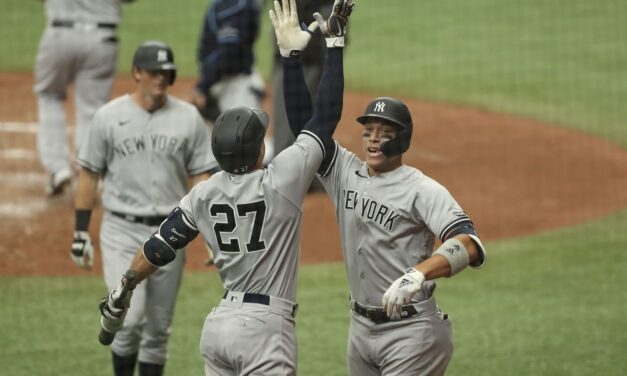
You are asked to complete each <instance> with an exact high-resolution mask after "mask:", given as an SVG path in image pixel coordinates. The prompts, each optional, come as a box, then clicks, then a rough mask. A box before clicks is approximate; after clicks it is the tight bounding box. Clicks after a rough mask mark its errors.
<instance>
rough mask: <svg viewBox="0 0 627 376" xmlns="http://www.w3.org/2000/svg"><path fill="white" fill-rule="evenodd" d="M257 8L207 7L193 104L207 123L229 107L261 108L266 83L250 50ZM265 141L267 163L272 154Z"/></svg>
mask: <svg viewBox="0 0 627 376" xmlns="http://www.w3.org/2000/svg"><path fill="white" fill-rule="evenodd" d="M259 8H260V1H259V0H213V2H212V3H211V5H210V6H209V7H208V8H207V11H206V13H205V16H204V18H203V23H202V30H201V36H200V39H199V42H198V65H199V79H198V82H197V83H196V86H195V88H194V90H193V92H192V103H194V105H196V106H197V107H198V109H199V110H200V112H201V114H203V116H204V117H205V118H206V119H207V120H208V121H209V122H210V123H213V122H214V121H215V120H216V117H217V116H218V115H219V114H220V112H222V111H225V110H227V109H229V108H233V107H236V106H247V107H251V108H261V107H262V100H263V98H264V96H265V84H264V82H263V78H262V77H261V74H260V73H259V72H258V70H257V68H256V67H255V56H254V50H253V46H254V43H255V41H256V40H257V36H258V34H259ZM267 138H268V140H267V141H266V161H265V162H266V163H267V162H268V161H269V160H270V159H271V158H272V154H273V153H272V152H271V149H272V143H271V142H270V138H269V136H268V137H267Z"/></svg>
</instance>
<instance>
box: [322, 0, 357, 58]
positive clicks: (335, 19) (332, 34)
mask: <svg viewBox="0 0 627 376" xmlns="http://www.w3.org/2000/svg"><path fill="white" fill-rule="evenodd" d="M354 7H355V1H354V0H335V3H333V12H331V15H330V16H329V18H328V19H326V20H325V19H324V17H322V15H321V14H320V13H318V12H316V13H314V14H313V17H314V19H315V20H316V21H317V22H318V25H319V26H320V31H321V32H322V34H323V35H324V37H325V39H326V42H327V47H344V36H345V35H346V31H347V29H348V17H349V16H350V15H351V13H352V12H353V8H354Z"/></svg>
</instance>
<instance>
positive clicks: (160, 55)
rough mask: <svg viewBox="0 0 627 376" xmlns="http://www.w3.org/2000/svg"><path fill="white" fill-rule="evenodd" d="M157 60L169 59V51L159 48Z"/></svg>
mask: <svg viewBox="0 0 627 376" xmlns="http://www.w3.org/2000/svg"><path fill="white" fill-rule="evenodd" d="M157 61H168V51H166V50H157Z"/></svg>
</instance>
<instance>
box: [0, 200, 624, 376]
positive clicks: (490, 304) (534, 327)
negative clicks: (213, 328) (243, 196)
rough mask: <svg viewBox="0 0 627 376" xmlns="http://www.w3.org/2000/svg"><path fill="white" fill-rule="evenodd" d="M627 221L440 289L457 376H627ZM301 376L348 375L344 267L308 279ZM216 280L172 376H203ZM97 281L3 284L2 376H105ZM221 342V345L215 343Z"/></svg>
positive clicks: (516, 247)
mask: <svg viewBox="0 0 627 376" xmlns="http://www.w3.org/2000/svg"><path fill="white" fill-rule="evenodd" d="M625 228H627V210H623V211H621V212H619V213H617V214H615V215H612V216H610V217H608V218H605V219H603V220H600V221H595V222H591V223H587V224H584V225H580V226H577V227H574V228H571V229H564V230H560V231H556V232H553V233H546V234H540V235H536V236H532V237H527V238H520V239H512V240H508V241H500V242H493V243H489V244H488V245H487V246H488V251H489V259H488V263H487V264H486V265H485V267H484V268H483V269H481V270H479V271H475V270H466V271H464V272H463V273H462V274H461V275H459V276H457V277H455V278H452V279H446V280H442V281H440V284H439V287H438V289H437V293H436V296H437V299H438V302H439V304H440V306H441V307H442V308H443V309H444V310H445V311H446V312H447V313H449V315H450V316H451V318H452V321H453V331H454V337H455V355H454V357H453V360H452V362H451V364H450V367H449V371H448V372H447V374H448V375H464V376H473V375H501V376H507V375H512V376H514V375H564V376H575V375H578V376H583V375H590V376H593V375H607V376H611V375H616V376H619V375H624V374H625V372H627V363H626V362H625V357H624V349H625V348H627V335H626V334H625V329H626V326H625V324H624V317H623V316H624V309H625V302H626V301H627V291H626V290H625V289H624V286H625V285H627V274H626V273H625V272H624V270H623V269H624V267H625V265H627V253H625V249H624V247H625V244H627V232H626V231H625V230H624V229H625ZM298 284H299V292H298V301H299V303H300V307H299V312H298V316H297V334H298V341H299V375H303V376H305V375H311V376H314V375H345V374H346V372H345V360H344V356H345V349H346V335H347V332H348V306H347V282H346V277H345V272H344V266H343V265H342V264H341V263H333V264H320V265H306V266H303V267H302V268H301V271H300V276H299V281H298ZM221 291H222V289H221V287H220V282H219V278H218V275H217V273H215V272H206V273H187V274H186V275H185V278H184V282H183V286H182V289H181V295H180V298H179V300H178V305H177V310H176V314H175V322H174V325H173V329H174V331H173V335H172V337H171V341H170V349H171V358H170V360H169V363H168V370H169V371H170V374H176V375H192V374H195V375H197V374H202V362H201V360H200V357H199V355H198V341H199V336H200V329H201V327H202V324H203V321H204V317H205V315H206V314H207V313H208V311H209V309H210V307H211V306H212V305H213V304H214V303H215V302H217V300H218V299H219V297H220V295H221ZM103 294H104V287H103V283H102V281H101V279H100V277H95V276H89V277H51V278H43V277H29V278H25V277H0V301H1V302H2V305H0V317H1V318H2V320H1V321H0V332H1V333H2V336H0V348H2V349H3V351H2V352H0V364H2V365H3V369H2V374H6V375H12V376H20V375H60V374H63V375H67V376H72V375H85V374H89V375H108V374H110V370H109V368H108V367H109V361H110V359H109V353H108V349H107V348H105V347H103V346H101V345H99V344H98V342H97V339H96V337H97V333H98V315H99V313H98V311H97V308H96V306H97V303H98V301H99V298H100V297H101V296H102V295H103ZM216 340H219V339H216Z"/></svg>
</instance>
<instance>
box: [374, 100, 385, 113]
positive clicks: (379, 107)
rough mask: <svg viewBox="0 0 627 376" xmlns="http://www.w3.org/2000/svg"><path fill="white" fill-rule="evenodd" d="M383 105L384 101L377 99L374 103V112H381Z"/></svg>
mask: <svg viewBox="0 0 627 376" xmlns="http://www.w3.org/2000/svg"><path fill="white" fill-rule="evenodd" d="M384 107H385V102H382V101H379V102H377V103H375V105H374V112H383V108H384Z"/></svg>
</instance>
